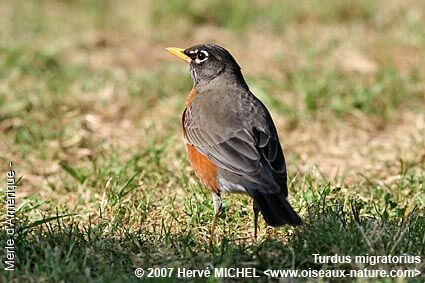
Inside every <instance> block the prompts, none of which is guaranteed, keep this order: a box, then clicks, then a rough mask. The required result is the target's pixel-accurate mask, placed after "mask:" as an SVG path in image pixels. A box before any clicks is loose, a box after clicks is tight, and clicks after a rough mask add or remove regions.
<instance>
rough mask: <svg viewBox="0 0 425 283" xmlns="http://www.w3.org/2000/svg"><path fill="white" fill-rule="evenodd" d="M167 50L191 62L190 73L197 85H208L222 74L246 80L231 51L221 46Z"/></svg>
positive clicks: (197, 46) (209, 45)
mask: <svg viewBox="0 0 425 283" xmlns="http://www.w3.org/2000/svg"><path fill="white" fill-rule="evenodd" d="M166 50H167V51H168V52H170V53H171V54H173V55H175V56H177V57H179V58H181V59H183V60H185V61H187V62H189V67H190V75H191V76H192V80H193V82H194V84H195V85H199V86H201V85H206V84H208V83H209V82H210V81H212V80H213V79H215V78H217V77H219V76H222V75H223V76H225V77H226V78H228V79H235V80H239V81H240V80H242V81H243V82H244V80H243V77H242V74H241V71H240V70H241V68H240V67H239V65H238V63H236V60H235V59H234V58H233V56H232V55H231V54H230V53H229V51H227V50H226V49H224V48H223V47H221V46H218V45H215V44H199V45H195V46H192V47H189V48H187V49H181V48H175V47H169V48H166ZM244 85H245V82H244Z"/></svg>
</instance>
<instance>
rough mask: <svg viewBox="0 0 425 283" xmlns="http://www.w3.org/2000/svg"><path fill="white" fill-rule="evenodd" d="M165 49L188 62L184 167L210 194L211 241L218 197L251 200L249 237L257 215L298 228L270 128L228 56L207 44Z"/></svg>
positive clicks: (261, 106)
mask: <svg viewBox="0 0 425 283" xmlns="http://www.w3.org/2000/svg"><path fill="white" fill-rule="evenodd" d="M166 50H167V51H168V52H170V53H171V54H173V55H175V56H177V57H179V58H181V59H183V60H185V61H187V62H188V63H189V67H190V75H191V77H192V80H193V83H194V85H193V89H192V90H191V92H190V93H189V96H188V98H187V100H186V107H185V109H184V112H183V116H182V124H183V133H184V140H185V143H186V149H187V154H188V158H189V161H190V164H191V166H192V168H193V169H194V171H195V173H196V175H197V176H198V177H199V179H200V181H201V182H202V183H203V184H204V185H205V186H206V187H207V188H208V189H209V190H210V191H212V195H213V202H214V212H215V216H214V221H213V224H212V227H211V239H213V238H214V229H215V226H216V224H217V219H218V215H219V213H220V210H221V194H222V193H243V194H248V195H249V196H251V197H252V198H253V210H254V238H256V237H257V220H258V212H259V211H261V213H262V215H263V217H264V220H265V221H266V223H267V224H268V225H271V226H281V225H284V224H289V225H294V226H295V225H301V224H302V220H301V218H300V217H299V216H298V215H297V213H296V212H295V211H294V210H293V209H292V207H291V205H290V204H289V203H288V201H287V200H286V197H287V196H288V188H287V185H286V179H287V176H286V165H285V158H284V156H283V152H282V148H281V146H280V143H279V137H278V135H277V132H276V127H275V125H274V123H273V120H272V118H271V116H270V113H269V111H268V110H267V108H266V107H265V106H264V104H263V103H262V102H261V101H260V100H259V99H258V98H257V97H255V96H254V94H252V92H251V91H250V90H249V87H248V85H247V84H246V82H245V80H244V78H243V76H242V73H241V69H240V67H239V65H238V63H237V62H236V60H235V59H234V58H233V56H232V55H231V54H230V53H229V52H228V51H227V50H226V49H224V48H223V47H220V46H218V45H213V44H200V45H195V46H192V47H190V48H187V49H181V48H175V47H170V48H166Z"/></svg>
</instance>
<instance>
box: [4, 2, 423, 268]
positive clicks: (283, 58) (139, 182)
mask: <svg viewBox="0 0 425 283" xmlns="http://www.w3.org/2000/svg"><path fill="white" fill-rule="evenodd" d="M199 43H217V44H219V45H221V46H223V47H225V48H226V49H228V50H229V51H230V52H231V53H232V54H233V55H234V57H235V58H236V60H237V61H238V63H239V65H240V66H241V67H242V72H243V74H244V76H245V78H246V80H247V82H248V85H249V86H250V88H251V90H252V91H253V92H254V94H255V95H257V96H258V97H259V98H260V99H261V100H262V101H263V102H264V103H265V104H266V105H267V107H268V108H269V110H270V111H271V114H272V116H273V118H274V120H275V122H276V125H277V128H278V132H279V135H280V138H281V143H282V146H283V149H284V152H285V155H286V159H287V163H288V170H289V176H290V179H291V180H290V190H291V192H290V195H291V196H292V198H293V202H294V203H295V206H296V208H297V209H298V210H299V209H304V208H305V207H306V204H307V203H309V202H310V201H314V200H315V198H314V197H313V196H314V195H315V192H316V191H319V190H320V189H321V188H323V187H326V186H327V187H331V188H337V189H338V190H340V191H338V193H335V195H334V198H336V199H338V198H343V197H345V196H356V197H359V198H360V199H362V200H365V201H366V200H367V201H371V202H373V201H375V200H376V201H377V202H380V201H382V203H385V204H389V205H390V206H391V207H392V208H394V209H395V207H396V206H397V205H402V206H403V208H404V210H402V211H401V210H400V211H399V210H397V211H396V210H394V211H393V212H389V213H390V215H393V216H395V217H398V216H401V215H404V214H406V215H407V213H408V212H409V211H412V210H413V208H414V207H415V206H416V207H420V208H423V207H425V198H424V194H423V192H421V191H423V183H422V182H423V176H424V161H425V147H424V142H425V118H424V117H425V116H424V115H425V103H424V102H425V101H424V98H425V97H424V93H425V81H424V78H425V51H424V50H425V1H417V0H403V1H402V0H386V1H383V0H380V1H367V0H358V1H341V0H324V1H317V0H307V1H298V0H286V1H277V0H255V1H225V0H212V1H204V0H200V1H178V0H171V1H153V0H147V1H132V0H124V1H94V0H85V1H83V0H81V1H79V0H69V1H53V0H46V1H41V0H40V1H21V0H16V1H0V172H4V174H5V172H6V171H7V170H8V162H9V161H13V162H14V164H15V170H16V171H17V174H18V176H22V177H23V179H22V181H21V183H20V187H19V189H18V192H17V203H18V205H20V210H19V211H20V212H19V213H21V214H18V215H20V217H21V218H20V219H21V220H20V221H23V222H26V221H27V222H31V221H34V220H36V219H39V218H40V217H41V216H45V215H51V214H54V213H55V212H56V213H58V211H59V213H62V212H63V213H68V212H72V213H77V214H78V215H79V216H80V217H81V219H82V220H81V221H83V223H88V222H87V221H88V220H87V219H89V218H90V217H91V216H96V217H100V216H99V215H100V212H99V208H100V210H103V214H102V215H103V216H102V217H106V218H105V219H106V221H107V222H109V223H115V224H116V223H120V224H119V225H121V226H123V225H124V226H126V225H127V227H138V228H140V227H142V228H143V229H148V230H149V229H154V228H152V227H157V226H158V225H160V224H159V223H161V221H165V220H164V219H168V220H169V221H172V219H173V217H171V216H170V215H174V214H173V213H176V215H179V213H180V212H181V211H186V209H187V207H190V206H187V207H186V201H188V199H186V198H187V197H192V195H191V193H189V192H192V191H193V190H194V189H193V188H194V187H195V188H196V189H195V191H197V193H198V194H199V192H200V191H202V190H201V189H200V188H199V184H198V183H197V180H196V179H195V178H194V177H193V174H192V173H191V169H190V168H189V167H188V163H187V161H186V157H185V152H184V147H183V143H182V141H181V129H180V122H181V120H180V116H181V112H182V110H183V107H184V102H185V99H186V95H187V94H188V92H189V91H190V89H191V87H192V82H191V80H190V77H189V74H188V72H187V71H188V67H187V66H186V65H185V64H184V63H183V62H181V61H180V60H177V59H176V58H174V57H173V56H171V55H170V54H168V53H167V52H165V51H164V48H165V47H169V46H176V47H182V48H187V47H190V46H192V45H195V44H199ZM1 174H3V173H1ZM406 180H408V181H406ZM421 180H422V181H421ZM329 184H330V185H329ZM190 188H191V189H190ZM169 195H174V197H175V198H176V199H177V201H176V200H170V199H167V198H166V197H164V196H169ZM201 198H202V197H201ZM205 199H207V200H206V201H205V203H204V205H205V207H209V206H210V204H209V203H210V201H209V195H208V196H206V197H205ZM235 202H237V203H238V204H239V205H240V204H246V203H247V200H245V199H243V198H241V199H238V200H236V201H235ZM146 203H148V204H152V203H153V204H154V205H153V206H150V205H148V204H146ZM142 204H146V207H145V206H143V207H141V205H142ZM238 204H236V205H235V204H234V205H233V207H234V208H232V209H233V210H237V209H238ZM394 204H395V206H394ZM235 206H236V208H235ZM229 209H230V208H229ZM233 210H231V212H229V217H230V218H231V217H233V216H231V215H234V211H233ZM202 211H204V210H202ZM242 211H245V212H244V213H245V214H242V216H241V217H242V219H243V222H242V223H241V224H240V226H237V227H239V229H243V230H244V232H243V233H245V234H247V235H248V234H249V233H250V218H249V215H248V214H249V213H248V212H249V210H242ZM210 212H211V211H209V210H207V212H204V213H207V215H209V216H208V217H210V216H211V215H210V214H209V213H210ZM303 212H304V210H301V213H302V214H303ZM391 213H393V214H391ZM135 214H138V215H140V217H141V218H140V219H142V220H143V221H142V220H140V219H139V218H138V219H137V220H134V219H132V218H128V219H127V218H125V217H130V216H131V215H133V216H134V215H135ZM367 214H369V212H367ZM387 214H388V213H387ZM186 217H189V216H186ZM170 219H171V220H170ZM168 220H167V221H168ZM84 221H86V222H84ZM116 221H118V222H116ZM229 221H231V220H229ZM136 222H140V223H143V224H140V225H141V226H140V225H139V226H138V225H136V224H135V223H136ZM131 223H132V224H131ZM195 223H196V222H195ZM115 224H111V225H115ZM133 224H134V225H135V226H132V225H133ZM198 224H199V223H198ZM116 225H118V224H116ZM119 225H118V226H119ZM235 225H236V224H235ZM114 227H115V228H116V226H114ZM146 227H147V228H146ZM173 227H174V226H173ZM237 227H236V228H235V229H236V230H237V229H238V228H237ZM241 227H243V228H241ZM115 228H114V229H115ZM142 228H140V229H142ZM40 229H41V230H42V229H43V228H42V227H41V228H40ZM114 229H112V228H111V230H108V231H115V230H114ZM117 229H118V228H117ZM131 229H132V228H131ZM172 229H176V230H172V231H174V232H175V233H176V234H178V233H180V232H181V230H179V229H183V228H179V226H176V227H174V228H172ZM149 231H151V230H149ZM179 231H180V232H179ZM40 233H41V232H40ZM111 233H112V234H113V233H115V232H111ZM151 233H153V234H154V232H152V231H151ZM267 233H274V232H267ZM276 233H277V232H276ZM106 234H107V233H106ZM114 235H115V234H114ZM161 235H162V234H161ZM204 236H205V235H204V234H202V233H201V236H199V235H198V236H194V237H195V238H196V237H204ZM147 241H149V239H148V240H147ZM164 253H165V254H166V252H164ZM105 258H107V257H105ZM138 260H140V258H139V259H138ZM136 262H138V261H136Z"/></svg>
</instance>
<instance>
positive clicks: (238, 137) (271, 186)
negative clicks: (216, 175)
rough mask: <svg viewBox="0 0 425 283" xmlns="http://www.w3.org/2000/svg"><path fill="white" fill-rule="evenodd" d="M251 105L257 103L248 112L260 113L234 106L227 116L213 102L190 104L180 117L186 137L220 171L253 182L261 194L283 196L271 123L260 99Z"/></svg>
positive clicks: (283, 184) (282, 165)
mask: <svg viewBox="0 0 425 283" xmlns="http://www.w3.org/2000/svg"><path fill="white" fill-rule="evenodd" d="M210 102H211V101H210ZM250 103H257V105H255V107H254V108H251V109H259V110H260V111H251V112H250V113H244V112H243V111H238V106H237V105H236V106H235V107H233V108H236V110H235V111H233V112H232V113H230V114H229V113H228V111H226V109H224V112H223V111H222V110H223V109H218V108H217V109H214V103H210V105H208V107H202V106H200V105H199V104H198V105H197V106H198V107H192V105H190V106H189V107H188V108H187V109H186V110H185V112H184V113H183V117H182V118H183V126H184V134H185V138H186V140H187V142H188V143H189V144H191V145H193V146H195V147H196V149H197V150H199V151H200V152H201V153H202V154H204V155H205V156H206V157H208V158H209V159H210V160H211V161H212V162H213V163H214V164H216V165H217V166H218V167H219V168H221V169H224V170H227V171H229V172H231V173H233V174H234V175H236V176H240V177H241V179H243V180H244V181H245V182H246V181H248V182H250V183H253V184H252V185H254V186H252V187H255V188H256V189H258V190H260V191H261V192H262V193H274V194H276V193H279V194H281V193H283V194H284V195H285V196H286V195H287V188H286V167H285V159H284V156H283V152H282V149H281V147H280V143H279V140H278V136H277V133H276V129H275V127H274V124H273V121H272V119H271V117H270V114H269V113H268V111H267V109H266V108H265V106H264V105H263V104H262V103H261V102H260V101H259V100H257V99H255V100H253V101H251V102H250ZM240 115H245V116H244V117H243V119H241V118H242V117H240ZM259 115H260V116H259ZM241 121H244V122H241ZM258 123H260V125H258ZM261 123H263V124H266V125H261Z"/></svg>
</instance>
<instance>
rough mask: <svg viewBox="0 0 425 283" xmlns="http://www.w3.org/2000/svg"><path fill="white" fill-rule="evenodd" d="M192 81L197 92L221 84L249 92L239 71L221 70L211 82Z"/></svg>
mask: <svg viewBox="0 0 425 283" xmlns="http://www.w3.org/2000/svg"><path fill="white" fill-rule="evenodd" d="M193 81H194V87H195V88H196V89H198V90H201V89H208V88H210V87H211V86H213V85H216V84H223V82H224V83H226V84H227V85H229V86H232V87H238V88H243V89H246V90H249V87H248V85H247V84H246V82H245V79H244V77H243V75H242V72H241V71H240V69H232V68H223V69H222V71H221V72H219V73H218V74H217V75H216V76H215V77H214V78H212V79H211V80H208V81H197V80H193Z"/></svg>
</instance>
